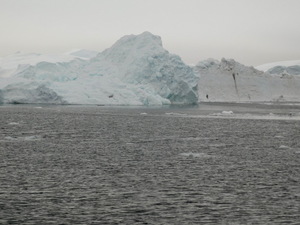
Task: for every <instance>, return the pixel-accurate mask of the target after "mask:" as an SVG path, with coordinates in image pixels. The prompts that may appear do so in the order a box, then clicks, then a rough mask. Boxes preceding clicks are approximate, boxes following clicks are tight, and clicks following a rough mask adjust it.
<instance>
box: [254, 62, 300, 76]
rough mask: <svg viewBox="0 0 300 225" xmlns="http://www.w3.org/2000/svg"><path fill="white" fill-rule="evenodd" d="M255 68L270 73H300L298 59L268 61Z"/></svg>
mask: <svg viewBox="0 0 300 225" xmlns="http://www.w3.org/2000/svg"><path fill="white" fill-rule="evenodd" d="M256 68H257V69H259V70H262V71H264V72H268V73H270V74H283V75H284V74H287V75H300V60H293V61H282V62H274V63H268V64H264V65H260V66H257V67H256Z"/></svg>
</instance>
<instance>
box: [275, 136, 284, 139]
mask: <svg viewBox="0 0 300 225" xmlns="http://www.w3.org/2000/svg"><path fill="white" fill-rule="evenodd" d="M275 138H284V137H283V136H281V135H276V136H275Z"/></svg>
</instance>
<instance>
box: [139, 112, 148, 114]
mask: <svg viewBox="0 0 300 225" xmlns="http://www.w3.org/2000/svg"><path fill="white" fill-rule="evenodd" d="M140 115H148V113H145V112H143V113H140Z"/></svg>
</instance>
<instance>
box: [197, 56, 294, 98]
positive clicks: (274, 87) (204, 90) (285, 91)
mask: <svg viewBox="0 0 300 225" xmlns="http://www.w3.org/2000/svg"><path fill="white" fill-rule="evenodd" d="M194 70H195V73H196V74H198V76H199V77H200V78H199V84H198V90H199V91H198V96H199V101H202V102H282V101H291V102H299V96H300V89H299V87H300V76H293V75H287V74H285V75H282V74H270V73H268V72H263V71H260V70H258V69H256V68H254V67H252V66H250V67H248V66H245V65H242V64H240V63H238V62H236V61H235V60H233V59H224V58H223V59H222V60H221V61H218V60H215V59H207V60H204V61H201V62H199V63H198V64H197V65H196V66H195V67H194Z"/></svg>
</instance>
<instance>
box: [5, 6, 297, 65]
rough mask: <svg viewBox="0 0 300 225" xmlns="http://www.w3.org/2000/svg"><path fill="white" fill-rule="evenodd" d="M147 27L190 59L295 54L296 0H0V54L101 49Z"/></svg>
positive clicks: (255, 60)
mask: <svg viewBox="0 0 300 225" xmlns="http://www.w3.org/2000/svg"><path fill="white" fill-rule="evenodd" d="M143 31H150V32H151V33H153V34H156V35H159V36H161V37H162V40H163V44H164V47H165V48H166V49H167V50H169V51H170V52H171V53H175V54H178V55H179V56H181V57H182V59H183V60H184V61H185V62H186V63H189V64H195V63H197V62H198V61H200V60H203V59H206V58H216V59H220V58H222V57H225V58H234V59H235V60H237V61H239V62H241V63H243V64H246V65H260V64H263V63H267V62H273V61H283V60H292V59H294V60H295V59H300V44H299V41H300V1H299V0H0V57H1V56H5V55H8V54H12V53H14V52H16V51H22V52H38V53H58V52H65V51H68V50H71V49H74V48H85V49H90V50H97V51H102V50H104V49H105V48H108V47H110V46H111V45H112V44H113V43H114V42H115V41H116V40H118V39H119V38H120V37H122V36H124V35H127V34H139V33H142V32H143Z"/></svg>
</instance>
